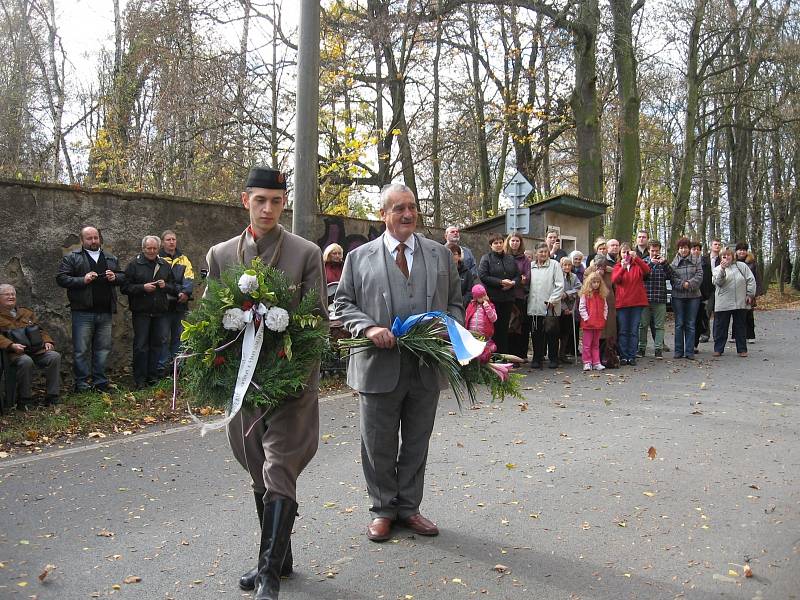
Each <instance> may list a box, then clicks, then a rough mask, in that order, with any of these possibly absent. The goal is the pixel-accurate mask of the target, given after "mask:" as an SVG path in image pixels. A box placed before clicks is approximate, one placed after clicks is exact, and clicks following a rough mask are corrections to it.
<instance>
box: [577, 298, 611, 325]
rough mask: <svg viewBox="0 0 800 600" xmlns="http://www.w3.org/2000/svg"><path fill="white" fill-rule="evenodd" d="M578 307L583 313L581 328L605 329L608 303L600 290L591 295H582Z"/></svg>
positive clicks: (581, 313)
mask: <svg viewBox="0 0 800 600" xmlns="http://www.w3.org/2000/svg"><path fill="white" fill-rule="evenodd" d="M578 307H579V308H578V312H579V313H580V315H581V329H605V327H606V319H607V318H608V304H606V299H605V298H603V297H602V296H601V295H600V293H599V292H595V293H594V294H592V295H591V296H581V301H580V304H579V305H578Z"/></svg>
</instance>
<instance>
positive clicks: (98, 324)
mask: <svg viewBox="0 0 800 600" xmlns="http://www.w3.org/2000/svg"><path fill="white" fill-rule="evenodd" d="M80 240H81V247H80V248H78V249H76V250H72V251H71V252H69V253H68V254H66V255H65V256H64V257H63V258H62V259H61V263H60V264H59V265H58V273H57V274H56V283H57V284H58V285H59V286H61V287H62V288H65V289H66V290H67V298H68V299H69V308H70V312H71V313H72V354H73V357H72V370H73V374H74V377H75V391H76V392H83V391H86V390H89V389H91V388H92V387H94V389H96V390H98V391H101V392H102V391H105V390H106V388H107V387H108V377H106V363H107V362H108V357H109V355H110V354H111V345H112V341H111V318H112V315H113V314H114V313H115V312H117V287H119V286H120V285H122V282H123V280H124V277H123V275H122V272H121V270H120V267H119V261H118V260H117V257H116V256H114V255H113V254H111V253H110V252H107V251H106V250H103V249H102V248H101V244H102V242H103V240H102V236H101V235H100V231H99V230H98V229H97V228H95V227H91V226H87V227H84V228H83V229H81V232H80ZM90 377H91V383H89V379H90Z"/></svg>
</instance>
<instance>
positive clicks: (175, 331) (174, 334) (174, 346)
mask: <svg viewBox="0 0 800 600" xmlns="http://www.w3.org/2000/svg"><path fill="white" fill-rule="evenodd" d="M165 318H166V319H167V323H168V324H169V334H168V336H167V343H166V344H165V345H164V351H163V352H162V353H161V359H160V360H159V362H158V368H159V369H160V370H162V371H163V370H164V369H166V368H167V366H168V365H169V364H170V363H171V362H172V359H173V358H175V356H176V355H177V354H178V353H180V351H181V333H183V325H181V320H184V319H186V311H181V312H168V313H167V314H166V316H165Z"/></svg>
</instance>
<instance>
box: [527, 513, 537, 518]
mask: <svg viewBox="0 0 800 600" xmlns="http://www.w3.org/2000/svg"><path fill="white" fill-rule="evenodd" d="M528 516H529V517H530V518H531V519H538V518H539V513H531V514H529V515H528Z"/></svg>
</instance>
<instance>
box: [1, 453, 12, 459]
mask: <svg viewBox="0 0 800 600" xmlns="http://www.w3.org/2000/svg"><path fill="white" fill-rule="evenodd" d="M9 456H11V455H10V454H9V453H8V452H0V458H8V457H9Z"/></svg>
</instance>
